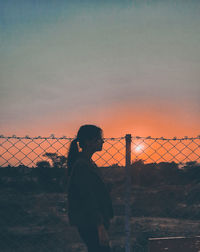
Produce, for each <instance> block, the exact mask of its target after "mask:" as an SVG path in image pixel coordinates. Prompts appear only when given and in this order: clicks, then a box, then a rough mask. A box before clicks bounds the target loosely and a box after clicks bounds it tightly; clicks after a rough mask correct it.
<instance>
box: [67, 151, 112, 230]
mask: <svg viewBox="0 0 200 252" xmlns="http://www.w3.org/2000/svg"><path fill="white" fill-rule="evenodd" d="M68 217H69V222H70V224H71V225H76V226H87V225H90V224H92V225H94V224H95V225H99V224H100V223H103V224H104V225H105V227H106V228H108V227H109V224H110V219H111V218H113V207H112V201H111V197H110V194H109V191H108V188H107V186H106V184H105V183H104V181H103V177H102V174H101V171H100V169H99V168H98V167H97V166H96V164H95V163H94V162H92V161H91V162H90V161H88V160H86V159H84V158H82V157H81V156H80V158H78V159H77V160H76V162H75V163H74V165H73V167H72V174H71V178H70V180H69V185H68Z"/></svg>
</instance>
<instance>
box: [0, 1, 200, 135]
mask: <svg viewBox="0 0 200 252" xmlns="http://www.w3.org/2000/svg"><path fill="white" fill-rule="evenodd" d="M199 13H200V1H197V0H190V1H186V0H175V1H172V0H165V1H164V0H140V1H139V0H137V1H134V0H132V1H131V0H124V1H117V0H115V1H114V0H113V1H111V0H107V1H103V0H102V1H99V0H98V1H97V0H90V1H89V0H87V1H84V0H82V1H77V0H73V1H72V0H71V1H67V0H66V1H64V0H59V1H53V0H48V1H47V0H23V1H22V0H7V1H4V0H0V134H3V135H6V136H10V135H13V134H15V135H18V136H25V135H29V136H39V135H40V136H49V135H50V134H52V133H53V134H55V135H56V136H68V137H73V136H74V135H75V134H76V133H77V130H78V128H79V127H80V126H81V125H82V124H96V125H98V126H100V127H102V129H103V130H104V136H105V137H120V136H124V135H125V134H127V133H131V134H133V135H137V136H152V137H159V136H164V137H174V136H177V137H182V136H190V137H192V136H197V135H200V99H199V97H200V15H199Z"/></svg>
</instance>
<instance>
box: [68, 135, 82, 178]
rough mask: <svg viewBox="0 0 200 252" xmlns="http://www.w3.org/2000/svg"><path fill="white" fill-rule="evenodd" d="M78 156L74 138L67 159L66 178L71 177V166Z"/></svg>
mask: <svg viewBox="0 0 200 252" xmlns="http://www.w3.org/2000/svg"><path fill="white" fill-rule="evenodd" d="M78 154H79V149H78V144H77V138H75V139H74V140H73V141H72V142H71V144H70V147H69V152H68V157H67V168H68V172H67V174H68V176H70V175H71V171H72V165H73V163H74V162H75V161H76V159H77V157H78Z"/></svg>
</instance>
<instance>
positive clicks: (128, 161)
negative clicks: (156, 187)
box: [125, 134, 131, 252]
mask: <svg viewBox="0 0 200 252" xmlns="http://www.w3.org/2000/svg"><path fill="white" fill-rule="evenodd" d="M125 139H126V166H125V172H126V180H125V183H126V186H125V188H126V189H125V233H126V244H125V251H126V252H130V251H131V249H130V235H131V227H130V192H131V180H130V179H131V178H130V166H131V134H127V135H126V137H125Z"/></svg>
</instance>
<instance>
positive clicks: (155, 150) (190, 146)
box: [0, 134, 200, 167]
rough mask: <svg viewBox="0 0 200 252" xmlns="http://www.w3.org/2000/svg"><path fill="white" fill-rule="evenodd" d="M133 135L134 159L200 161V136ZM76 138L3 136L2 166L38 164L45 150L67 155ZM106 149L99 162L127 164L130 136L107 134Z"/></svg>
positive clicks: (0, 141)
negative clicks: (127, 145) (127, 147)
mask: <svg viewBox="0 0 200 252" xmlns="http://www.w3.org/2000/svg"><path fill="white" fill-rule="evenodd" d="M128 136H130V138H131V139H132V141H131V148H130V152H131V156H132V159H131V160H132V161H135V160H137V159H141V160H144V162H148V163H151V162H172V161H174V162H176V163H185V162H189V161H197V162H199V161H200V148H199V146H200V137H194V138H189V137H184V138H176V137H174V138H171V139H167V138H164V137H161V138H153V137H139V136H131V135H129V134H128ZM72 140H73V138H67V137H65V136H63V137H55V136H54V135H51V136H50V137H41V136H38V137H29V136H25V137H18V136H15V135H13V136H3V135H1V136H0V166H1V167H5V166H7V165H11V166H18V165H26V166H29V167H30V166H35V165H36V163H37V162H38V161H41V160H47V158H48V157H47V156H45V153H56V154H57V155H58V156H66V155H67V152H68V149H69V144H70V143H71V141H72ZM104 141H105V142H104V145H103V150H102V151H101V152H97V153H95V154H94V156H93V160H94V161H95V162H96V163H97V165H99V166H110V165H114V164H117V165H119V166H125V160H126V155H127V151H126V137H119V138H105V139H104Z"/></svg>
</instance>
